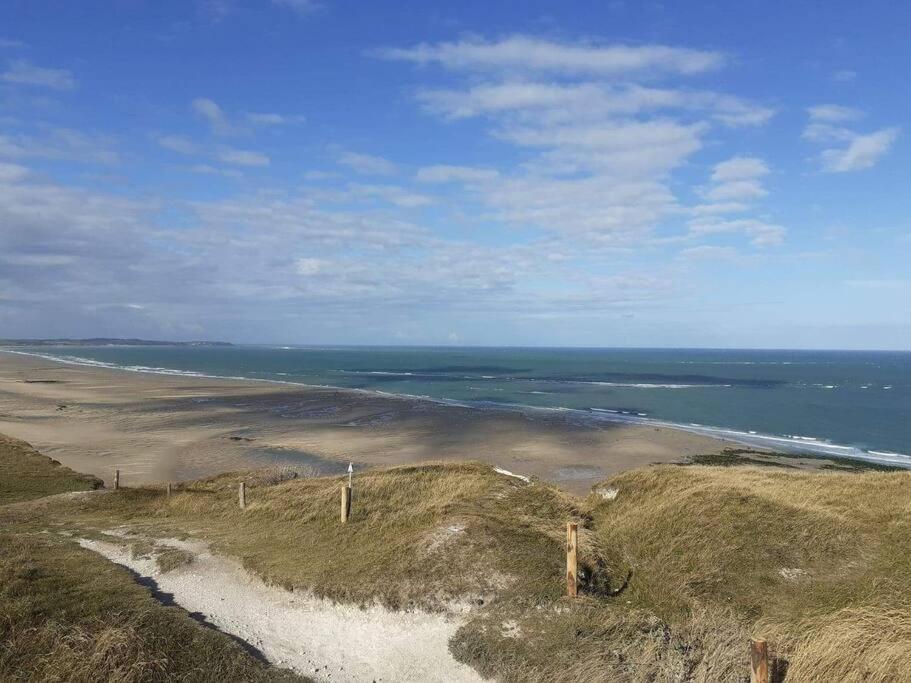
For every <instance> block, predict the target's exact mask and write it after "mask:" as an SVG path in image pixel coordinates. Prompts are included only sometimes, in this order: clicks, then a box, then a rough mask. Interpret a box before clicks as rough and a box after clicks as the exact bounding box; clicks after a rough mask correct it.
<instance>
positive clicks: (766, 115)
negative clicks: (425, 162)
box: [419, 79, 775, 127]
mask: <svg viewBox="0 0 911 683" xmlns="http://www.w3.org/2000/svg"><path fill="white" fill-rule="evenodd" d="M419 98H420V99H421V101H422V102H423V103H424V106H425V107H426V108H427V109H428V110H429V111H431V112H432V113H436V114H441V115H443V116H445V117H447V118H451V119H462V118H469V117H473V116H483V115H494V114H504V113H510V112H522V111H532V112H538V113H539V115H541V116H546V117H547V118H548V119H549V120H551V121H554V122H556V121H559V120H560V119H566V118H580V117H584V118H588V119H591V120H597V119H599V118H603V117H605V116H629V115H636V114H642V113H646V112H657V111H661V110H665V111H668V110H673V109H684V110H688V111H692V112H706V113H707V115H708V116H710V117H711V118H712V119H714V120H716V121H718V122H720V123H722V124H724V125H726V126H731V127H740V126H756V125H762V124H764V123H766V122H767V121H768V120H769V119H770V118H771V117H772V116H773V115H774V114H775V110H774V109H772V108H771V107H766V106H763V105H759V104H756V103H754V102H750V101H748V100H744V99H742V98H739V97H734V96H731V95H722V94H719V93H715V92H710V91H691V90H684V89H670V88H655V87H646V86H642V85H636V84H623V85H615V84H609V83H602V82H592V81H586V82H583V83H574V84H566V83H562V84H561V83H550V82H547V83H542V82H532V81H529V80H527V79H525V80H514V81H507V82H500V83H490V84H480V85H476V86H472V87H470V88H468V89H467V90H464V91H459V90H425V91H422V92H420V93H419Z"/></svg>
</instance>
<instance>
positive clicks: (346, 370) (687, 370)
mask: <svg viewBox="0 0 911 683" xmlns="http://www.w3.org/2000/svg"><path fill="white" fill-rule="evenodd" d="M17 351H18V352H26V353H30V354H34V355H39V356H44V357H48V358H54V359H57V360H61V361H65V362H68V363H78V364H85V365H96V366H103V367H114V368H122V369H126V370H131V371H136V372H153V373H164V374H181V375H191V376H204V377H210V376H211V377H231V378H238V379H250V380H269V381H274V382H282V383H291V384H305V385H315V386H324V387H343V388H350V389H360V390H365V391H373V392H382V393H386V394H399V395H407V396H416V397H423V398H425V399H428V400H433V401H438V402H442V403H453V404H458V405H463V406H470V407H473V408H476V409H478V410H510V411H523V412H526V413H528V414H530V415H534V414H541V413H542V412H544V411H570V412H571V414H572V415H573V416H575V417H578V418H579V419H581V420H588V421H591V422H592V423H602V422H628V423H643V424H654V425H665V426H672V427H678V428H680V429H684V430H688V431H691V432H695V433H699V434H705V435H709V436H718V437H723V438H728V439H732V440H734V441H737V442H740V443H743V444H745V445H751V446H762V447H766V448H772V449H775V450H779V451H786V452H804V453H811V454H817V455H827V456H835V457H838V456H841V457H850V458H862V459H866V460H870V461H875V462H880V463H886V464H893V465H899V466H906V467H911V352H891V351H785V350H771V351H770V350H739V349H738V350H725V349H601V348H599V349H576V348H574V349H566V348H462V347H459V348H455V347H433V348H430V347H401V346H396V347H345V346H320V347H309V346H225V347H219V346H95V347H88V346H86V347H73V346H66V347H63V346H61V347H48V346H42V347H34V348H18V349H17Z"/></svg>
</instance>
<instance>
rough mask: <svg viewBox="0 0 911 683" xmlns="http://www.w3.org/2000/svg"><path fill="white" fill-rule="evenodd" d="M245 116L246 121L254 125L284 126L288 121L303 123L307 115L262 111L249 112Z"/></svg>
mask: <svg viewBox="0 0 911 683" xmlns="http://www.w3.org/2000/svg"><path fill="white" fill-rule="evenodd" d="M246 118H247V121H249V122H250V123H252V124H253V125H254V126H284V125H287V124H290V123H304V122H305V121H306V120H307V117H305V116H300V115H295V116H286V115H284V114H268V113H262V112H260V113H257V112H249V113H247V116H246Z"/></svg>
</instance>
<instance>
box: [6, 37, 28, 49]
mask: <svg viewBox="0 0 911 683" xmlns="http://www.w3.org/2000/svg"><path fill="white" fill-rule="evenodd" d="M16 47H25V43H23V42H22V41H21V40H13V39H11V38H0V48H4V49H6V48H16Z"/></svg>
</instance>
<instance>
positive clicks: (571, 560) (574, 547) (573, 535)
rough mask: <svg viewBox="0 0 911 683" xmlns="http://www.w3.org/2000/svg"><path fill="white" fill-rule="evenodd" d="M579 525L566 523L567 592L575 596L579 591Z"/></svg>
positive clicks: (572, 596) (570, 595)
mask: <svg viewBox="0 0 911 683" xmlns="http://www.w3.org/2000/svg"><path fill="white" fill-rule="evenodd" d="M578 548H579V525H578V524H577V523H576V522H567V523H566V594H567V595H568V596H569V597H571V598H574V597H576V595H577V594H578V591H579V557H578Z"/></svg>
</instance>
